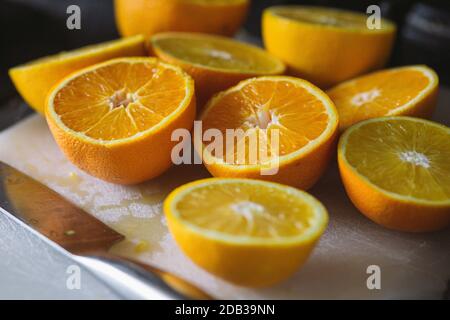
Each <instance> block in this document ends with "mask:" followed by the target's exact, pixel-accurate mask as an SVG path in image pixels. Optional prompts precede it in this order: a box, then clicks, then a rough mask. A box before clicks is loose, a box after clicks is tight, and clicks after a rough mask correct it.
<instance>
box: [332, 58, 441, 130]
mask: <svg viewBox="0 0 450 320" xmlns="http://www.w3.org/2000/svg"><path fill="white" fill-rule="evenodd" d="M438 82H439V80H438V77H437V75H436V73H435V72H434V71H433V70H431V69H430V68H428V67H426V66H409V67H401V68H394V69H389V70H383V71H379V72H375V73H372V74H369V75H365V76H362V77H359V78H356V79H354V80H350V81H347V82H344V83H342V84H340V85H338V86H336V87H334V88H332V89H330V90H329V91H328V94H329V96H330V98H331V99H332V100H333V102H334V103H335V105H336V108H337V109H338V112H339V119H340V128H341V130H344V129H346V128H348V127H349V126H351V125H352V124H355V123H357V122H359V121H361V120H365V119H370V118H374V117H381V116H388V115H412V116H422V117H430V116H431V114H432V112H433V110H434V107H435V105H436V97H437V90H438Z"/></svg>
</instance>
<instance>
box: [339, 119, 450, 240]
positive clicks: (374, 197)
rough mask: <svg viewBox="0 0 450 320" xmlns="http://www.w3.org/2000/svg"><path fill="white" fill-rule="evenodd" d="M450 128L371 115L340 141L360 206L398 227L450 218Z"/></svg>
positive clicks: (433, 224)
mask: <svg viewBox="0 0 450 320" xmlns="http://www.w3.org/2000/svg"><path fill="white" fill-rule="evenodd" d="M448 159H450V129H449V128H448V127H445V126H443V125H439V124H436V123H433V122H430V121H425V120H421V119H416V118H409V117H387V118H377V119H371V120H366V121H364V122H361V123H359V124H357V125H355V126H353V127H351V128H350V129H349V130H347V131H346V132H345V133H344V135H343V136H342V138H341V141H340V144H339V165H340V169H341V175H342V177H343V180H344V184H345V186H346V188H347V190H348V192H349V196H350V198H351V199H352V201H353V202H354V203H355V205H356V206H357V207H358V208H359V209H360V210H361V211H362V212H363V213H365V214H366V215H367V216H369V217H370V218H371V219H373V220H374V221H376V222H378V223H380V224H383V225H386V226H387V227H391V228H394V229H399V230H405V231H428V230H434V229H437V228H441V227H443V226H445V225H446V224H448V223H449V222H450V162H449V161H448Z"/></svg>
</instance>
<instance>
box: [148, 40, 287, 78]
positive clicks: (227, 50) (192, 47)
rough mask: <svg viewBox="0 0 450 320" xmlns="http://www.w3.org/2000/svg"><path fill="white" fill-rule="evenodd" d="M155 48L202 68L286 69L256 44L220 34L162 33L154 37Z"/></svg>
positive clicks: (240, 70) (254, 71)
mask: <svg viewBox="0 0 450 320" xmlns="http://www.w3.org/2000/svg"><path fill="white" fill-rule="evenodd" d="M152 45H153V47H154V49H156V50H161V51H162V52H164V53H165V54H168V55H171V56H172V57H173V58H175V59H179V60H181V61H184V62H186V63H190V64H194V65H197V66H199V67H204V68H212V69H219V70H224V71H227V72H238V73H246V74H252V75H256V74H261V75H267V74H273V73H279V72H283V70H284V66H283V64H282V62H280V61H279V60H278V59H277V58H275V57H272V56H271V55H269V54H268V53H266V52H265V51H264V50H261V49H259V48H257V47H254V46H251V45H248V44H245V43H242V42H238V41H234V40H230V39H227V38H223V37H219V36H209V35H201V34H195V33H175V32H174V33H162V34H158V35H156V36H155V37H153V38H152Z"/></svg>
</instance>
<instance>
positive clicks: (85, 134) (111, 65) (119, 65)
mask: <svg viewBox="0 0 450 320" xmlns="http://www.w3.org/2000/svg"><path fill="white" fill-rule="evenodd" d="M193 95H194V90H193V81H192V79H191V78H190V77H189V76H188V75H186V74H185V73H184V72H183V71H182V70H181V69H179V68H177V67H174V66H171V65H168V64H165V63H162V62H159V61H158V60H157V59H154V58H123V59H115V60H111V61H108V62H106V63H103V64H99V65H95V66H93V67H91V68H88V69H84V70H81V71H79V72H77V73H76V74H73V75H71V76H69V77H68V78H66V79H65V80H63V81H62V82H61V83H60V84H59V85H58V86H57V87H56V88H55V89H54V90H53V91H52V92H51V94H50V95H49V97H48V102H47V107H48V109H47V120H48V122H49V125H50V128H51V129H52V132H53V134H54V135H55V139H56V141H57V142H58V144H59V145H60V146H61V148H62V149H63V151H64V152H65V153H66V155H67V156H68V158H69V159H70V160H72V161H73V162H74V163H75V164H76V165H78V166H79V167H80V168H82V169H84V170H86V171H87V172H88V173H90V174H92V175H94V176H97V177H99V178H102V179H105V180H108V181H112V182H118V183H134V182H140V181H143V180H146V179H149V178H151V177H154V176H156V175H158V174H160V173H161V172H162V171H164V170H165V169H167V168H168V167H169V166H170V162H171V161H170V149H171V147H172V146H173V142H171V141H170V134H171V131H173V130H174V129H176V128H178V127H179V126H180V127H181V128H190V127H191V125H192V121H193V118H194V114H195V100H194V98H193Z"/></svg>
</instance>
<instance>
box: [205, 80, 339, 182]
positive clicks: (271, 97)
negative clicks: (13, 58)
mask: <svg viewBox="0 0 450 320" xmlns="http://www.w3.org/2000/svg"><path fill="white" fill-rule="evenodd" d="M201 120H202V121H203V130H204V131H206V130H208V129H218V130H220V132H222V134H223V136H225V137H226V136H227V129H234V130H242V131H243V132H245V133H248V134H254V135H255V136H257V137H258V139H261V140H260V141H265V140H263V139H262V138H264V139H267V140H266V142H267V143H266V144H261V143H260V144H258V145H257V146H255V145H251V143H249V141H248V139H246V138H243V139H241V140H238V141H236V144H237V145H238V146H239V144H244V145H245V159H244V158H243V157H242V156H239V155H238V152H239V150H240V149H239V147H236V148H232V149H231V151H230V148H227V144H228V143H230V141H226V143H224V144H223V150H222V151H223V152H222V153H221V154H220V153H218V154H216V153H214V152H211V151H210V149H209V148H208V147H207V145H208V144H206V143H205V145H204V147H205V148H204V153H203V156H204V158H205V159H206V160H207V161H206V163H205V164H206V166H207V168H208V170H210V172H211V173H212V174H213V175H215V176H232V177H247V178H260V179H267V180H273V181H275V182H283V183H286V184H289V185H293V186H298V187H301V188H309V187H310V186H311V185H312V184H313V183H314V182H315V181H316V180H317V179H318V178H319V176H320V175H321V173H322V171H323V170H324V168H325V166H326V163H327V161H328V156H329V152H330V151H331V146H332V144H333V141H334V138H335V136H336V128H337V123H338V117H337V112H336V110H335V108H334V105H333V103H332V102H331V101H330V100H329V98H328V97H327V96H326V94H324V93H323V92H322V91H321V90H320V89H318V88H317V87H315V86H313V85H312V84H310V83H309V82H307V81H304V80H301V79H297V78H292V77H282V76H273V77H260V78H254V79H249V80H246V81H243V82H241V83H240V84H239V85H237V86H236V87H233V88H231V89H229V90H227V91H225V92H222V93H220V94H218V95H217V96H216V97H214V98H213V99H211V101H210V102H209V103H208V105H207V106H206V110H205V111H204V113H203V114H202V116H201ZM274 137H278V143H276V145H274V144H272V139H274ZM238 139H239V138H238ZM198 145H200V143H198V144H197V146H198ZM272 147H275V149H276V150H275V149H274V148H272ZM261 148H267V150H266V152H267V155H268V158H267V159H262V158H260V157H257V158H256V159H255V157H254V156H252V155H254V154H255V153H256V154H260V151H261V150H260V149H261ZM230 152H232V153H233V154H230ZM252 158H253V161H252ZM254 160H256V161H254ZM266 160H267V161H266ZM269 160H270V161H273V160H277V161H278V162H279V170H278V173H277V174H275V175H261V172H260V171H261V168H262V167H263V166H265V165H266V164H267V162H268V161H269Z"/></svg>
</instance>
